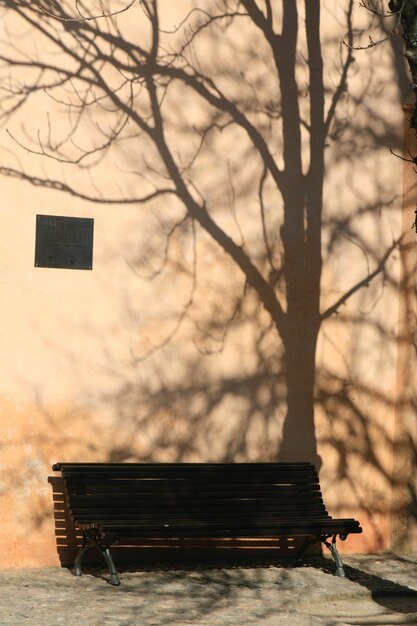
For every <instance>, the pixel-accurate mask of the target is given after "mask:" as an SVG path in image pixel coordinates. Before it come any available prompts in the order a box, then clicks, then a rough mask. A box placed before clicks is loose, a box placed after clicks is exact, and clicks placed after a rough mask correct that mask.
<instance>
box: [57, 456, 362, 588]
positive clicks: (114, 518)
mask: <svg viewBox="0 0 417 626" xmlns="http://www.w3.org/2000/svg"><path fill="white" fill-rule="evenodd" d="M53 470H54V471H61V472H62V476H63V479H64V484H65V497H66V501H67V505H68V509H69V512H70V515H71V518H72V520H73V522H74V524H75V526H76V528H78V529H80V530H81V531H82V534H83V545H82V548H81V550H80V552H79V553H78V556H77V558H76V559H75V563H74V569H73V574H74V575H75V576H81V573H82V571H81V561H82V558H83V555H84V554H85V553H86V552H87V550H89V549H90V548H92V547H95V548H97V549H98V550H99V551H100V552H101V553H102V555H103V557H104V559H105V561H106V563H107V565H108V567H109V571H110V580H109V582H110V583H111V584H113V585H119V584H120V580H119V576H118V573H117V571H116V568H115V566H114V563H113V559H112V556H111V554H110V546H111V545H112V544H114V543H116V542H118V541H120V540H122V539H128V538H131V539H132V538H135V539H141V538H155V539H156V538H162V539H163V538H167V537H169V538H193V537H196V538H206V539H208V538H248V539H254V538H275V537H278V536H289V537H294V536H304V537H305V540H304V543H303V545H302V548H301V550H300V551H299V552H298V555H300V554H301V553H302V552H303V551H304V550H305V548H306V547H307V546H308V545H309V544H311V543H314V542H316V541H321V542H323V543H324V544H325V545H326V546H327V547H328V548H329V549H330V551H331V554H332V556H333V558H334V560H335V563H336V575H338V576H344V570H343V563H342V561H341V558H340V556H339V554H338V551H337V548H336V538H337V536H339V537H340V538H341V539H346V537H347V536H348V535H349V534H350V533H360V532H362V529H361V527H360V525H359V522H357V521H356V520H354V519H332V518H331V517H330V515H329V514H328V513H327V511H326V508H325V506H324V504H323V499H322V494H321V490H320V484H319V479H318V475H317V472H316V470H315V468H314V466H313V465H311V464H310V463H56V464H55V465H53Z"/></svg>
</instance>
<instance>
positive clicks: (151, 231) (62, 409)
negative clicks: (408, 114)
mask: <svg viewBox="0 0 417 626" xmlns="http://www.w3.org/2000/svg"><path fill="white" fill-rule="evenodd" d="M178 4H180V3H178ZM348 4H349V3H347V2H346V3H336V2H327V3H323V11H322V21H323V24H322V39H323V49H322V53H323V58H324V75H325V82H326V86H327V100H326V104H327V109H328V108H329V107H330V106H331V101H332V97H333V96H334V93H335V91H336V89H337V84H338V80H339V79H340V71H341V69H340V68H341V66H340V58H341V57H340V55H341V54H342V55H343V54H345V51H344V48H343V47H342V45H341V41H342V39H343V38H344V37H345V32H346V22H345V9H346V8H347V7H348ZM339 5H340V6H339ZM164 8H165V9H167V4H165V5H164ZM300 10H301V7H300ZM170 11H171V12H170ZM183 11H184V8H183V7H181V8H180V7H179V6H177V7H176V9H172V7H171V9H170V10H166V12H164V14H163V19H164V20H165V21H164V24H166V26H167V29H168V27H169V26H170V25H171V26H172V25H174V24H178V23H179V20H180V18H181V15H182V14H183ZM136 15H137V14H136V13H135V16H136ZM354 20H355V22H354V25H355V27H357V28H360V27H363V28H364V29H367V28H368V27H369V17H368V16H367V15H364V12H363V11H362V12H360V11H357V9H355V11H354ZM120 23H121V24H122V25H123V27H124V28H126V29H127V30H130V29H131V28H132V21H131V20H129V19H128V18H127V17H126V15H123V16H120ZM137 23H138V24H140V29H142V30H141V31H140V32H142V33H146V27H145V26H144V25H143V23H142V22H141V21H140V20H139V18H138V22H137ZM138 28H139V26H138ZM234 36H236V37H237V33H234ZM300 37H301V44H300V45H301V46H302V45H303V42H302V38H303V35H302V33H300ZM245 42H246V40H243V39H242V38H241V39H240V38H239V37H237V39H236V50H239V51H240V52H237V53H236V55H237V58H238V59H244V57H245V52H244V50H245V45H244V44H245ZM217 43H218V42H217ZM226 44H227V42H226V43H223V44H222V45H223V46H224V49H222V55H223V56H222V55H219V56H220V57H221V59H222V62H224V63H226V62H227V60H228V54H230V49H229V50H227V45H226ZM28 45H29V44H28ZM253 47H254V49H256V48H257V47H258V50H259V55H260V59H256V58H254V59H253V75H254V76H255V75H256V74H257V68H258V65H259V67H261V59H262V45H261V43H260V42H256V41H255V43H254V46H253ZM232 49H233V46H232ZM241 49H242V50H243V52H242V51H241ZM203 50H204V46H203ZM206 54H207V57H206V58H204V63H207V64H209V63H210V62H211V54H210V50H208V53H206ZM355 56H356V60H355V62H354V63H352V66H351V68H350V70H349V79H348V89H347V92H346V94H345V95H344V96H343V98H342V99H341V101H340V103H339V105H338V110H339V113H338V116H337V118H336V120H335V122H334V124H333V127H332V138H330V139H329V141H328V147H327V148H326V152H325V157H326V177H325V187H324V220H323V221H324V224H323V235H324V236H323V259H324V268H323V280H322V310H325V309H326V308H327V307H328V306H331V305H332V304H333V303H334V302H336V301H337V300H338V299H339V298H340V297H342V296H343V294H344V293H346V292H347V291H348V290H349V289H351V287H352V286H353V285H355V284H356V283H357V282H359V281H361V280H362V279H363V278H365V277H366V276H367V275H368V274H369V273H371V272H372V271H373V270H374V269H375V267H377V265H378V263H379V261H380V259H381V258H382V257H383V255H384V253H385V251H386V250H387V249H388V248H389V246H390V245H391V244H392V242H393V240H395V239H396V238H398V237H399V236H400V233H401V230H404V232H406V231H407V232H408V230H409V227H410V226H411V224H408V221H407V220H406V219H405V220H404V221H403V220H402V170H403V163H402V162H401V161H400V160H399V159H396V158H395V157H393V156H392V155H391V154H390V152H389V150H388V146H392V147H393V149H395V150H396V151H399V150H401V146H402V135H403V126H402V124H403V112H402V110H401V107H400V101H401V95H400V89H399V87H398V84H397V76H396V69H395V67H394V66H393V52H392V50H391V47H390V45H389V44H388V45H386V46H383V47H378V48H377V49H372V50H370V51H368V52H363V53H361V55H360V54H359V53H358V54H355ZM300 59H301V57H300ZM304 71H305V70H303V64H302V62H301V63H300V68H299V82H300V85H303V84H304V85H305V74H303V72H304ZM223 80H224V81H225V80H226V79H225V78H224V79H223ZM235 88H236V87H235V85H234V84H233V86H232V87H231V90H233V89H235ZM268 89H270V85H269V84H268V82H267V81H263V82H262V81H261V86H260V90H261V92H262V94H264V93H266V94H267V93H268ZM381 94H383V97H382V96H381ZM304 100H305V111H304V113H305V114H306V115H308V105H307V100H306V99H304ZM181 102H182V100H181V94H178V106H177V107H175V106H174V104H175V103H174V104H173V108H172V110H171V111H172V117H173V119H174V121H175V120H177V121H178V119H180V120H181V122H182V121H183V118H184V111H183V110H182V109H181V106H180V105H181ZM198 106H199V105H198V102H191V101H190V102H189V106H188V108H187V114H188V115H189V116H191V119H192V122H193V123H194V121H195V120H198V119H200V118H201V116H203V115H204V112H201V111H200V110H199V108H198ZM303 106H304V105H303ZM31 107H32V108H31ZM46 110H48V112H49V113H50V116H51V124H52V128H54V124H56V125H59V124H62V125H64V126H65V124H66V123H67V122H66V121H65V116H64V115H63V112H62V107H60V106H59V104H57V103H54V102H52V101H51V100H50V99H48V98H47V96H46V95H45V94H39V95H38V96H37V97H36V98H34V100H33V104H32V105H30V106H29V108H27V109H26V110H25V111H24V112H22V113H21V114H20V116H19V115H17V116H15V117H14V118H13V119H12V120H11V121H10V122H9V123H8V129H9V130H10V132H11V133H12V135H13V136H14V137H19V138H20V140H21V141H24V137H25V125H26V127H27V126H28V121H29V120H30V122H31V124H30V125H29V126H32V130H33V128H35V129H37V128H44V124H45V119H46V118H45V111H46ZM103 116H104V113H103ZM176 116H177V117H176ZM185 117H186V116H185ZM55 128H58V126H55ZM62 132H64V131H62ZM175 132H176V131H175V124H174V122H173V123H172V128H170V133H171V134H172V138H173V139H175V137H176V136H175ZM180 132H182V131H180ZM32 134H33V133H32ZM34 135H35V136H36V130H35V133H34ZM58 135H59V132H58ZM304 139H305V140H306V137H305V138H304ZM131 145H132V148H126V149H123V150H120V151H119V152H118V153H117V154H116V156H114V157H113V160H111V159H108V160H104V161H103V163H102V164H100V165H99V166H98V168H97V169H95V170H94V173H93V177H94V184H95V186H96V187H97V186H98V187H99V189H100V192H101V193H103V196H104V197H109V196H110V197H114V196H118V195H120V193H124V192H126V193H130V192H131V191H132V190H133V191H135V192H136V189H138V190H139V192H140V193H145V192H146V191H147V190H148V188H147V182H146V180H144V179H142V178H140V177H138V178H135V177H133V176H131V175H129V174H128V173H126V170H130V171H132V170H136V169H138V168H139V166H138V161H139V160H140V159H138V158H137V154H136V153H135V147H136V144H133V143H132V144H131ZM245 145H246V144H245V138H244V137H242V136H241V135H240V134H238V135H237V136H234V135H232V134H227V133H224V135H222V136H219V137H218V138H217V139H216V141H215V142H213V145H212V147H211V151H208V152H207V154H206V156H205V157H204V159H203V161H202V162H201V163H200V164H199V169H198V171H197V172H196V175H198V180H199V182H200V183H201V185H202V191H203V192H204V194H205V196H206V197H207V198H209V201H210V202H212V204H213V206H214V207H215V208H214V209H213V213H214V215H215V217H216V219H217V220H218V222H219V223H220V224H221V225H222V226H223V227H224V228H225V229H226V230H227V231H228V232H230V233H231V235H232V236H233V237H234V238H235V239H236V240H237V241H239V238H243V240H244V241H245V242H246V245H248V246H249V247H250V248H251V249H252V251H254V252H256V250H257V246H258V247H259V248H260V247H261V246H260V244H259V241H260V237H261V228H260V224H259V212H258V206H257V186H256V185H254V184H252V183H251V180H252V179H253V178H255V176H256V175H258V169H257V166H256V162H253V161H252V160H251V159H250V158H248V159H247V162H245V163H244V164H243V167H242V158H241V155H242V153H243V154H244V150H245ZM0 149H1V152H0V157H1V159H0V160H1V163H2V164H3V165H9V166H10V165H13V166H16V164H17V163H19V162H20V163H23V165H24V169H25V171H27V172H35V174H36V175H38V176H42V174H43V173H44V172H47V174H48V175H49V176H51V177H57V176H58V175H61V176H62V173H63V172H64V176H65V180H67V181H68V182H69V183H76V184H79V185H80V188H81V189H83V190H84V189H90V190H91V189H92V186H91V180H90V179H89V178H88V172H87V173H86V172H81V173H79V172H78V171H74V168H71V167H69V166H65V165H62V164H57V163H54V162H49V161H47V160H46V159H45V158H42V157H38V156H35V155H32V154H28V153H26V152H25V150H24V149H22V148H19V146H18V145H17V144H16V142H15V141H14V140H13V139H12V138H11V137H10V135H9V134H8V133H7V132H6V130H5V128H3V129H2V131H1V134H0ZM187 149H188V148H187V146H185V148H184V152H185V155H186V153H187ZM179 150H180V148H179ZM277 152H278V156H277V160H278V161H279V149H278V150H277ZM230 177H232V179H233V193H232V191H231V187H230V185H229V182H230ZM0 184H1V197H2V206H1V210H0V289H1V297H0V319H1V326H0V355H1V363H2V369H1V372H2V373H1V376H0V437H1V447H0V468H1V474H0V499H1V501H0V524H1V527H2V533H1V536H0V550H1V553H2V562H1V566H2V567H18V566H34V565H47V564H54V563H58V555H57V550H56V542H55V532H54V519H53V513H52V497H51V486H50V485H49V484H48V482H47V477H48V476H49V475H51V465H52V463H53V462H55V461H68V460H85V461H87V460H88V461H95V460H97V461H98V460H109V461H112V460H113V461H129V460H154V461H167V460H172V459H173V460H179V461H181V460H184V461H185V460H197V461H198V460H202V461H203V460H204V461H218V460H231V461H232V460H235V461H241V460H247V461H255V460H266V461H267V460H273V459H275V458H276V456H277V451H278V449H279V440H280V436H281V431H282V422H283V418H284V415H285V385H284V382H283V377H282V363H281V361H280V357H281V354H282V348H281V345H280V342H279V340H278V338H277V336H276V334H275V333H274V331H273V329H271V327H270V324H269V320H268V317H267V314H266V313H265V312H264V311H263V310H261V309H260V307H259V306H258V304H257V302H256V300H255V299H254V297H253V295H252V294H250V293H249V294H248V295H247V297H246V299H245V302H244V305H243V306H242V310H241V311H240V313H239V315H238V316H236V317H233V312H234V309H235V308H236V303H237V302H238V301H239V298H241V296H242V293H243V286H244V283H243V278H242V276H241V274H240V273H239V271H238V270H237V269H236V268H235V267H234V265H233V263H232V262H231V261H230V260H229V259H228V258H227V257H226V255H224V254H223V253H221V252H220V251H219V249H218V248H217V247H216V245H215V244H213V243H212V242H210V241H209V239H208V237H207V236H206V235H205V234H204V233H202V232H200V231H198V233H197V244H196V249H197V260H196V261H195V263H196V268H197V273H196V280H195V284H194V279H193V273H192V267H193V263H194V260H193V258H194V257H193V243H192V236H191V235H192V233H191V231H190V229H187V228H185V229H180V230H179V232H178V233H177V234H175V236H174V237H173V238H172V242H171V247H170V261H169V262H168V263H167V266H166V268H165V269H164V272H161V273H157V274H156V275H155V277H153V278H150V276H151V275H152V273H155V272H157V270H158V268H159V266H160V263H161V257H162V256H163V251H164V246H165V236H166V234H167V232H169V229H170V227H171V226H172V224H173V223H174V220H175V219H177V218H178V217H179V216H180V215H181V207H179V206H177V205H175V203H174V202H172V201H171V200H168V199H160V200H158V201H154V202H153V203H152V204H151V205H150V207H149V206H148V207H138V206H123V205H114V206H113V205H112V206H109V205H106V204H105V203H104V202H103V204H96V203H94V204H93V203H89V202H87V201H81V200H80V199H77V198H74V197H71V196H69V195H65V194H62V193H60V192H58V191H55V190H51V189H43V188H40V187H33V186H31V185H30V184H28V183H25V182H22V181H19V180H16V179H14V178H7V177H2V178H1V182H0ZM407 184H409V183H407ZM266 193H267V198H268V200H269V206H270V216H271V224H272V226H271V229H272V230H274V232H278V229H279V225H280V220H282V216H281V208H280V204H279V203H280V200H279V199H277V198H276V197H275V196H274V191H273V190H272V189H271V190H268V189H267V191H266ZM219 207H220V208H219ZM275 207H276V208H275ZM39 213H40V214H42V213H43V214H53V215H74V216H80V217H82V216H86V217H92V218H94V220H95V234H94V267H93V270H92V271H68V270H60V269H56V270H54V269H43V268H35V267H34V242H35V218H36V214H39ZM407 229H408V230H407ZM410 232H411V231H410ZM409 234H410V233H408V235H409ZM403 270H404V268H403ZM403 270H402V269H401V257H400V255H399V253H398V251H394V252H393V253H392V255H391V256H390V258H389V259H388V261H387V263H386V271H385V274H382V273H380V274H378V275H377V276H376V277H375V279H374V280H373V281H372V282H371V283H370V285H369V286H368V287H366V288H363V289H360V290H358V291H357V292H356V293H355V294H354V295H353V296H352V297H351V298H349V300H348V301H347V302H346V303H345V304H344V305H343V306H341V307H340V309H339V311H338V313H337V314H335V315H333V316H332V317H330V318H329V319H328V320H327V321H325V323H324V324H323V327H322V331H321V334H320V340H319V346H318V353H317V389H316V398H317V402H316V431H317V438H318V445H319V454H320V456H321V458H322V467H321V480H322V486H323V490H324V495H325V501H326V503H327V506H328V508H329V510H330V511H331V513H332V514H334V515H337V516H349V517H350V516H354V517H357V518H359V519H360V520H361V522H362V525H363V528H364V533H363V535H361V536H358V537H352V538H349V540H348V542H347V543H346V544H345V545H342V549H344V550H353V551H374V550H383V549H386V548H389V547H390V546H391V539H390V537H391V530H392V529H391V521H392V517H391V509H392V501H393V500H392V498H393V493H392V476H393V465H394V455H393V451H394V443H395V441H396V439H395V438H396V437H397V436H398V429H397V430H396V416H397V418H398V419H399V417H398V415H399V413H398V411H397V412H396V398H397V391H398V384H399V379H398V378H397V357H398V336H399V326H398V320H399V302H400V292H399V284H400V276H401V271H403ZM191 300H192V302H191ZM185 307H188V314H187V316H185V317H184V318H183V316H182V314H183V311H184V308H185ZM232 317H233V323H232V324H230V326H229V320H230V319H231V318H232ZM400 319H401V318H400ZM179 320H181V323H179ZM400 327H401V324H400ZM401 380H402V379H401V376H400V382H401ZM398 419H397V423H398ZM300 437H302V433H300Z"/></svg>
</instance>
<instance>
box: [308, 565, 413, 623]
mask: <svg viewBox="0 0 417 626" xmlns="http://www.w3.org/2000/svg"><path fill="white" fill-rule="evenodd" d="M305 566H310V567H314V568H317V569H319V570H321V571H322V572H325V573H327V574H330V575H333V574H334V564H333V563H332V561H330V559H326V558H325V557H320V556H315V557H307V558H306V559H305ZM344 569H345V573H346V578H347V579H348V580H350V581H352V582H354V583H357V584H359V585H360V586H361V587H364V588H365V589H367V590H368V591H370V593H371V597H372V600H373V601H374V602H375V603H376V604H378V605H380V606H381V607H383V608H384V609H388V610H389V611H395V612H397V613H403V614H408V613H417V591H416V590H415V589H411V588H410V587H407V586H406V585H402V584H400V583H396V582H394V581H392V580H390V579H388V578H382V577H381V576H378V575H377V574H371V573H369V572H366V571H364V570H363V569H360V568H357V567H353V566H351V565H346V564H344ZM401 598H403V599H406V600H407V601H406V602H401V603H399V600H400V599H401Z"/></svg>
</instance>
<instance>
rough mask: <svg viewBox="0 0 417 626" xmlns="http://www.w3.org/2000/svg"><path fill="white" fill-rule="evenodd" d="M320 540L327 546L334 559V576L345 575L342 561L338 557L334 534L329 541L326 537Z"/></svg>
mask: <svg viewBox="0 0 417 626" xmlns="http://www.w3.org/2000/svg"><path fill="white" fill-rule="evenodd" d="M322 542H323V543H324V545H325V546H326V547H327V548H329V550H330V552H331V555H332V557H333V558H334V561H335V563H336V576H340V577H345V576H346V574H345V570H344V567H343V561H342V559H341V558H340V554H339V552H338V551H337V548H336V535H334V537H333V539H332V542H331V543H330V541H327V540H326V539H322Z"/></svg>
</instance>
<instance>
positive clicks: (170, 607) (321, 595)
mask: <svg viewBox="0 0 417 626" xmlns="http://www.w3.org/2000/svg"><path fill="white" fill-rule="evenodd" d="M344 562H345V565H346V574H347V578H346V579H343V578H336V577H334V576H333V575H332V571H333V569H334V565H333V562H332V561H331V560H330V559H327V558H324V557H311V558H310V559H309V560H308V562H307V564H305V565H303V566H300V565H298V566H295V565H294V564H293V563H291V562H290V561H287V562H280V563H279V564H276V565H265V564H263V565H258V566H254V565H253V564H249V565H248V564H246V565H242V564H240V565H238V566H237V565H236V564H235V565H233V564H231V563H229V564H223V565H220V564H218V565H210V567H208V566H206V567H204V566H203V565H202V564H201V563H200V564H198V565H192V564H189V565H187V566H185V565H184V564H183V565H178V566H176V567H175V566H173V565H170V566H169V567H168V566H167V567H163V566H160V565H159V566H155V567H146V568H143V567H142V568H136V569H133V568H129V569H125V570H123V568H120V571H121V579H122V585H121V586H120V587H112V586H111V585H108V584H106V582H105V579H106V576H107V573H106V571H105V570H98V569H89V570H87V571H86V573H85V574H84V575H83V576H82V577H81V578H75V577H74V576H71V574H70V572H69V570H67V569H63V568H47V569H30V570H6V571H0V625H1V626H24V625H27V626H59V625H60V624H63V625H64V626H136V625H138V626H169V625H171V624H175V625H180V626H181V625H184V626H186V625H193V626H209V625H212V624H213V626H229V625H230V626H232V625H233V626H249V625H250V626H258V625H260V626H280V625H281V624H282V625H284V624H285V626H332V625H335V626H346V625H348V624H355V625H360V624H363V625H374V626H387V625H390V624H392V625H394V624H417V555H412V556H408V557H400V556H396V555H393V554H384V555H366V556H360V555H355V556H345V557H344Z"/></svg>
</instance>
